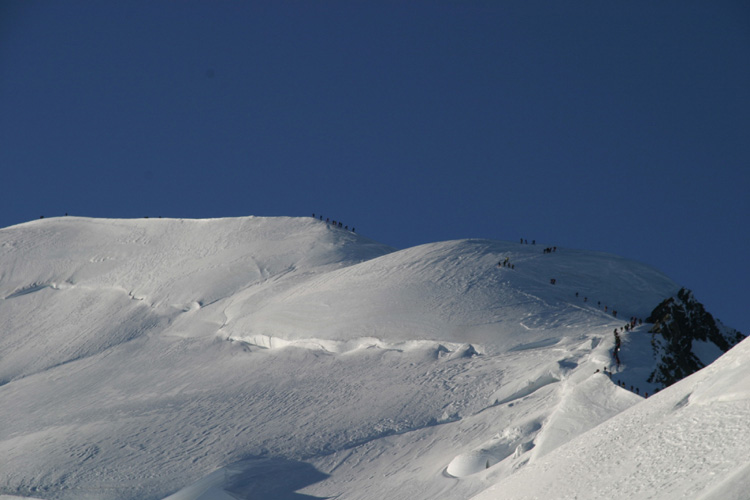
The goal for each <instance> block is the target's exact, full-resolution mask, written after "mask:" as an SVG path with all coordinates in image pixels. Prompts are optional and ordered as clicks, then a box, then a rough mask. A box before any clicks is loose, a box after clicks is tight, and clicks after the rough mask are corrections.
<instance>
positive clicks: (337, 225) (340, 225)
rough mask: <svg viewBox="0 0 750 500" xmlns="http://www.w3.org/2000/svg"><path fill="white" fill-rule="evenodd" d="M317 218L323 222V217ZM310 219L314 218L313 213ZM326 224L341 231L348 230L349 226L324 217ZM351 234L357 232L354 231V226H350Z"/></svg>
mask: <svg viewBox="0 0 750 500" xmlns="http://www.w3.org/2000/svg"><path fill="white" fill-rule="evenodd" d="M319 217H320V220H321V221H322V220H323V216H322V215H320V216H319ZM312 218H313V219H315V218H316V217H315V214H314V213H313V214H312ZM326 224H328V225H333V227H340V228H341V229H346V230H347V231H348V230H349V226H345V225H344V223H343V222H341V221H339V222H336V221H335V220H331V219H329V218H328V217H326ZM352 232H353V233H356V232H357V231H355V230H354V226H352Z"/></svg>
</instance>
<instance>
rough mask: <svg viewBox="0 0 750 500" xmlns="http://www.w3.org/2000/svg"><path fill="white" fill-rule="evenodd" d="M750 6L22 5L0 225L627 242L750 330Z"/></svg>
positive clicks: (2, 144)
mask: <svg viewBox="0 0 750 500" xmlns="http://www.w3.org/2000/svg"><path fill="white" fill-rule="evenodd" d="M748 96H750V4H749V3H748V2H746V1H743V0H737V1H712V2H705V1H701V2H696V1H689V0H685V1H683V0H680V1H659V2H653V1H628V2H600V1H571V2H560V1H549V2H540V1H523V2H518V1H510V0H508V1H475V2H470V1H432V2H421V1H397V2H390V1H377V2H374V1H373V2H368V1H365V2H353V1H352V2H337V1H294V2H288V1H287V2H285V1H279V0H273V1H270V0H269V1H264V2H229V1H218V0H217V1H208V0H206V1H204V2H188V1H159V0H149V1H136V0H128V1H127V2H116V1H94V0H90V1H66V0H58V1H33V0H25V1H14V0H10V1H9V0H5V1H3V2H2V3H0V168H1V169H2V184H1V185H2V186H3V190H2V198H0V199H1V201H0V208H1V210H0V227H6V226H9V225H13V224H17V223H20V222H25V221H28V220H32V219H36V218H38V217H39V216H40V215H45V216H48V217H49V216H55V215H63V214H65V213H70V214H75V215H83V216H92V217H128V218H130V217H141V216H146V215H148V216H152V217H155V216H164V217H189V218H204V217H222V216H238V215H292V216H296V215H310V214H311V213H312V212H315V213H318V214H323V215H324V216H328V217H331V218H334V219H337V220H341V221H343V222H344V223H346V224H349V225H354V226H356V227H357V230H358V232H360V233H362V234H364V235H366V236H369V237H371V238H373V239H376V240H378V241H381V242H383V243H387V244H390V245H393V246H396V247H399V248H405V247H409V246H413V245H417V244H421V243H428V242H434V241H442V240H447V239H455V238H467V237H478V238H491V239H502V240H511V241H515V240H518V239H519V238H521V237H524V238H528V239H529V240H531V239H536V240H537V241H538V242H540V244H556V245H560V246H568V247H576V248H586V249H591V250H601V251H607V252H613V253H617V254H619V255H622V256H625V257H628V258H633V259H636V260H639V261H642V262H645V263H648V264H651V265H653V266H655V267H657V268H658V269H660V270H662V271H664V272H665V273H667V274H668V275H669V276H671V277H672V278H673V279H675V280H676V281H678V282H679V283H681V284H683V285H685V286H687V287H689V288H692V289H693V290H694V291H695V293H696V296H697V298H698V299H699V300H701V301H703V302H704V303H705V304H706V305H707V307H708V309H709V310H710V311H711V312H713V313H714V314H715V315H716V316H718V317H719V318H720V319H722V320H724V321H725V322H726V323H728V324H729V325H731V326H734V327H736V328H739V329H740V330H742V331H743V332H744V333H746V334H748V333H750V322H749V321H748V319H747V315H746V311H747V310H748V306H747V304H748V302H750V292H748V290H747V281H748V279H749V278H750V265H748V260H747V259H748V254H749V252H748V249H749V248H750V223H749V222H750V221H749V220H748V219H749V218H750V203H749V202H748V188H750V97H748Z"/></svg>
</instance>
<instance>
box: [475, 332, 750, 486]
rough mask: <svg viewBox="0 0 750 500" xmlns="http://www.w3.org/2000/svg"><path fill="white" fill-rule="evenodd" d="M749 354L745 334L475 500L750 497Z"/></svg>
mask: <svg viewBox="0 0 750 500" xmlns="http://www.w3.org/2000/svg"><path fill="white" fill-rule="evenodd" d="M748 359H750V341H748V340H745V341H743V342H741V343H740V344H738V345H737V346H736V347H734V348H733V349H731V350H730V351H729V352H727V353H726V354H724V355H723V356H722V357H721V358H719V359H718V360H717V361H715V362H714V363H713V364H711V365H710V366H708V367H706V368H705V369H703V370H701V371H699V372H697V373H695V374H693V375H691V376H690V377H688V378H686V379H684V380H681V381H680V382H678V383H676V384H674V385H672V386H671V387H669V388H667V389H665V390H664V391H662V392H661V393H659V394H657V395H656V396H653V397H652V398H650V399H649V400H648V402H647V404H639V405H636V406H633V407H632V408H630V409H629V410H627V411H624V412H623V413H621V414H620V415H617V416H615V417H613V418H612V419H610V420H608V421H607V422H605V423H604V424H602V425H601V426H599V427H597V428H596V429H594V430H592V431H590V432H588V433H586V434H585V435H583V436H581V437H579V438H578V439H575V440H574V441H571V442H570V443H568V444H567V445H564V446H561V447H559V448H557V449H556V450H554V451H553V452H551V453H550V454H549V455H548V456H547V457H545V458H542V459H541V460H539V461H537V462H535V463H533V464H529V466H528V467H526V468H524V469H523V470H520V471H519V472H518V473H517V474H514V475H512V476H510V477H507V478H504V479H503V480H500V481H499V482H498V483H497V484H496V485H494V486H493V487H491V488H489V489H488V490H487V491H486V492H484V493H482V494H480V495H478V496H476V497H475V500H490V499H499V498H502V499H508V500H510V499H543V498H560V499H563V498H570V499H573V498H576V499H592V500H593V499H600V498H643V499H646V498H653V499H663V498H694V499H703V500H709V499H710V500H742V499H746V498H748V491H750V476H749V475H748V472H750V459H748V453H747V447H748V444H749V443H750V425H748V418H749V417H750V363H748ZM492 476H493V474H492V473H489V474H488V475H487V477H488V480H489V481H492V480H493V477H492Z"/></svg>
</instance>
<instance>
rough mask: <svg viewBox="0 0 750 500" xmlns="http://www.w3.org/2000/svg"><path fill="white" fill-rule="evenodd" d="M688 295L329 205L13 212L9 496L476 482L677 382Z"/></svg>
mask: <svg viewBox="0 0 750 500" xmlns="http://www.w3.org/2000/svg"><path fill="white" fill-rule="evenodd" d="M685 293H686V292H683V291H681V287H680V286H679V285H678V284H676V283H674V282H673V281H672V280H670V279H669V278H667V277H666V276H664V275H663V274H662V273H660V272H658V271H657V270H655V269H653V268H651V267H649V266H646V265H643V264H640V263H637V262H634V261H630V260H627V259H623V258H621V257H617V256H614V255H610V254H604V253H598V252H589V251H582V250H574V249H568V248H560V247H553V246H550V247H547V246H546V245H544V246H543V245H534V244H532V245H529V244H525V243H518V242H500V241H489V240H458V241H449V242H441V243H432V244H427V245H421V246H418V247H413V248H409V249H405V250H398V251H397V250H395V249H393V248H390V247H388V246H385V245H382V244H379V243H377V242H374V241H372V240H369V239H367V238H366V237H364V236H361V235H359V234H355V233H354V232H352V231H348V230H345V229H342V228H338V227H334V226H332V225H328V224H326V223H325V222H323V221H320V220H316V219H312V218H283V217H279V218H261V217H243V218H233V219H214V220H178V219H143V220H106V219H85V218H74V217H65V218H59V219H44V220H40V221H34V222H30V223H27V224H21V225H18V226H13V227H9V228H5V229H1V230H0V421H2V422H3V425H2V426H0V456H3V457H4V465H3V466H2V467H0V494H2V493H5V494H8V495H21V496H32V497H36V498H45V499H47V498H49V499H73V498H97V499H113V500H114V499H162V498H165V497H169V498H170V499H172V500H178V499H181V500H190V499H193V500H197V499H201V500H211V499H220V498H244V499H249V498H253V499H257V498H261V499H279V498H281V499H284V498H288V499H292V498H300V499H301V498H331V497H339V498H360V499H381V498H404V499H407V498H408V499H414V498H425V499H427V498H443V499H464V498H469V497H471V496H472V495H476V494H480V493H481V492H482V491H484V490H486V489H487V488H488V487H489V486H490V485H492V484H495V483H497V484H502V481H506V480H508V481H510V480H512V478H513V477H514V476H516V475H517V474H518V473H519V471H523V470H526V469H529V470H534V469H533V467H532V466H533V465H534V464H535V463H537V462H539V463H542V461H543V460H550V458H549V457H554V456H555V453H556V450H558V449H564V447H565V446H572V443H573V442H577V441H576V438H579V439H583V438H584V437H585V436H586V435H588V433H589V432H594V431H593V430H592V429H595V428H596V429H599V428H600V427H597V426H599V425H600V424H603V423H604V422H607V421H609V420H610V419H611V418H613V417H615V416H616V415H620V414H621V413H623V412H625V411H632V408H635V407H638V408H640V407H644V408H645V407H649V405H652V404H656V403H653V402H654V401H658V400H659V398H662V397H666V396H664V395H663V394H662V393H664V394H666V393H668V392H669V391H671V390H673V388H671V387H670V388H669V389H666V390H664V391H662V393H660V394H659V395H658V396H656V397H651V398H648V399H644V396H646V394H647V393H650V394H652V395H653V393H654V392H655V391H656V390H657V389H660V388H662V387H663V386H664V385H667V383H666V381H665V380H663V379H661V378H658V377H656V378H655V376H652V374H654V373H665V372H664V370H662V368H661V367H662V366H663V365H664V362H665V360H666V359H668V354H665V353H666V352H667V351H666V350H665V349H666V348H664V349H662V348H661V347H659V348H657V347H654V346H657V345H658V346H666V345H672V343H673V342H672V340H671V338H670V337H669V335H670V334H671V332H673V331H674V329H675V328H676V326H669V332H670V333H667V329H666V328H667V326H666V325H672V323H669V322H668V321H667V320H665V319H664V318H665V317H666V316H665V315H666V314H670V317H671V318H676V317H677V314H676V312H675V311H676V310H675V309H674V308H671V309H670V307H673V306H669V305H665V304H666V303H664V301H665V300H667V299H669V298H670V297H678V298H679V297H681V296H682V295H684V294H685ZM683 302H685V301H684V300H683ZM660 304H661V305H660ZM657 306H659V307H657ZM692 307H693V309H695V308H696V307H697V306H692ZM659 308H662V309H664V308H667V309H668V310H669V311H672V312H670V313H665V314H661V313H658V311H661V310H662V309H659ZM665 310H666V309H665ZM649 318H650V319H649ZM680 325H682V323H680ZM680 328H682V326H680ZM717 328H719V327H717ZM721 328H723V327H721ZM660 329H661V330H660ZM722 331H723V330H722ZM613 332H618V333H617V335H613ZM740 337H741V336H740V335H739V334H736V335H735V336H734V337H732V338H733V339H734V340H733V341H732V342H729V343H728V344H726V345H719V343H717V341H716V340H712V342H713V343H714V344H716V348H715V349H713V348H712V349H708V348H705V349H702V351H701V352H700V353H694V354H695V356H697V357H698V359H700V361H701V363H702V365H707V364H709V363H710V362H711V361H713V360H714V359H716V358H717V357H719V356H720V355H721V354H722V351H723V350H725V348H727V349H728V348H729V347H730V346H731V345H732V344H733V343H734V342H736V341H737V340H739V339H740ZM707 338H708V337H707ZM617 339H619V340H617ZM711 339H713V337H711V338H710V339H709V340H711ZM709 340H706V341H705V342H709ZM616 343H617V347H615V346H616ZM692 345H694V346H695V345H698V344H696V343H695V342H694V343H693V344H692ZM701 345H702V344H701ZM712 345H713V344H712ZM704 347H705V346H704ZM660 349H662V350H660ZM615 350H617V354H618V356H617V358H615V357H614V356H613V353H614V351H615ZM691 352H694V351H691ZM687 356H688V358H689V356H690V355H689V354H688V355H687ZM690 359H692V358H690ZM618 360H619V363H618V362H617V361H618ZM700 366H701V365H696V367H697V368H700ZM711 366H713V365H711ZM710 368H711V367H709V368H708V369H710ZM681 369H682V368H681ZM660 370H661V371H660ZM668 373H670V374H672V375H674V377H675V378H678V377H679V375H675V374H677V373H678V372H677V371H676V370H671V371H668ZM679 373H680V374H681V375H686V374H687V373H686V372H679ZM670 383H671V382H670ZM680 384H682V382H679V383H677V384H675V386H674V387H678V386H680ZM704 392H705V391H704ZM738 394H740V396H738V397H739V399H740V400H742V398H745V399H744V400H745V401H746V400H747V398H746V396H747V393H746V392H741V391H740V392H739V393H738ZM569 443H571V444H569ZM557 454H558V455H559V453H557ZM726 470H729V469H726ZM726 470H725V469H722V471H723V472H721V473H720V474H719V473H717V474H718V475H717V476H716V477H715V478H714V479H711V480H709V479H706V483H705V484H706V488H708V487H709V486H711V485H714V484H719V481H724V480H726V477H727V476H726V474H729V473H730V472H731V471H729V472H726ZM722 474H723V475H722ZM519 477H520V476H519ZM722 484H723V483H722ZM662 486H663V487H664V488H667V487H668V485H662ZM723 491H724V490H723ZM668 493H669V491H667V495H666V496H663V497H661V498H670V497H669V494H668ZM487 494H489V493H487ZM587 495H588V492H587V491H586V490H585V488H584V489H582V490H581V492H580V497H581V498H593V497H589V496H587ZM0 498H2V497H1V496H0ZM488 498H489V497H488ZM674 498H676V497H674Z"/></svg>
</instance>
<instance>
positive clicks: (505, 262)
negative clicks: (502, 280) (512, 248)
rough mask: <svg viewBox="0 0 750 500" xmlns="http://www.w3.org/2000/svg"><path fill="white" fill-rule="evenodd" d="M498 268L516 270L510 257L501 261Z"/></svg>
mask: <svg viewBox="0 0 750 500" xmlns="http://www.w3.org/2000/svg"><path fill="white" fill-rule="evenodd" d="M497 267H508V268H510V269H515V268H516V265H515V264H511V263H510V257H505V260H501V261H500V262H498V263H497Z"/></svg>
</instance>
